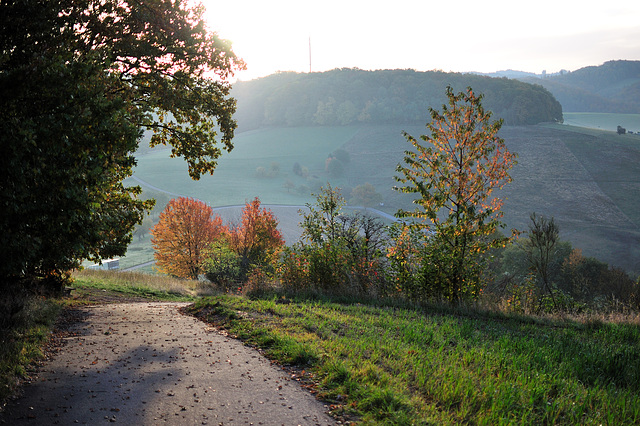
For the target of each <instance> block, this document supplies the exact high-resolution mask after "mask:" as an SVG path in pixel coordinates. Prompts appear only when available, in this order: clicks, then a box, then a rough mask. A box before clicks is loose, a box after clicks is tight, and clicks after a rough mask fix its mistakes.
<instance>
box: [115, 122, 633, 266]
mask: <svg viewBox="0 0 640 426" xmlns="http://www.w3.org/2000/svg"><path fill="white" fill-rule="evenodd" d="M403 130H406V131H407V132H408V133H410V134H411V135H413V136H415V137H418V136H419V135H421V134H423V133H424V132H425V128H424V126H416V127H406V126H405V127H401V126H362V127H355V126H354V127H334V128H322V127H320V128H278V129H265V130H259V131H252V132H246V133H241V134H239V135H238V136H237V137H236V139H235V145H236V147H235V149H234V150H233V151H232V152H231V153H230V154H224V155H223V158H222V159H221V160H220V163H219V167H218V169H217V170H216V172H215V174H214V175H213V176H206V177H204V178H203V179H201V180H200V181H199V182H193V181H191V180H190V179H189V177H188V175H187V172H186V165H185V164H184V162H183V161H182V160H181V159H169V158H168V151H166V150H158V149H156V150H153V151H152V152H151V153H148V154H144V155H141V156H140V157H139V164H138V167H137V168H136V171H135V176H136V177H137V178H139V179H141V180H142V181H144V182H147V183H149V184H151V185H153V186H155V187H157V188H161V189H163V190H165V191H169V192H171V193H174V194H180V195H187V196H191V197H196V198H199V199H201V200H203V201H206V202H208V203H210V204H211V205H212V206H229V205H243V204H244V203H245V201H248V200H250V199H252V198H253V197H256V196H258V197H259V198H260V200H261V201H262V203H263V204H265V205H266V204H269V205H273V204H280V205H290V206H301V205H304V204H305V203H308V202H311V201H313V198H312V197H311V195H310V194H311V192H317V191H318V189H319V187H320V185H324V184H326V182H327V181H330V182H331V184H332V185H334V186H338V187H341V188H342V192H343V195H344V196H345V198H347V200H348V199H349V198H350V193H351V190H352V189H353V188H354V187H355V186H357V185H360V184H363V183H366V182H368V183H371V184H372V185H374V186H375V187H376V189H377V191H378V192H379V193H380V194H381V195H382V197H383V201H384V206H383V207H380V210H383V211H385V212H386V213H390V214H393V213H395V212H396V211H397V210H398V208H405V209H406V208H411V206H412V205H411V200H410V199H409V198H407V196H406V195H404V194H400V193H399V192H397V191H394V190H393V189H392V187H393V185H395V184H396V182H395V181H394V179H393V176H395V175H396V172H395V167H396V165H397V164H398V163H400V162H401V161H402V158H403V151H404V150H406V149H408V148H409V147H410V146H409V144H408V143H407V142H406V141H405V139H404V137H403V136H402V133H401V132H402V131H403ZM501 136H502V137H503V138H504V139H505V140H506V142H507V146H508V147H509V149H510V150H511V151H513V152H516V153H517V154H518V155H519V158H518V161H519V163H518V164H517V165H516V166H515V167H514V169H513V170H512V173H511V174H512V177H513V182H512V183H511V184H510V185H508V186H507V187H506V188H505V189H504V190H503V191H502V192H501V194H500V196H502V197H505V198H506V202H505V206H504V211H505V217H504V219H505V222H506V223H507V227H508V228H517V229H520V230H526V229H527V226H528V223H529V216H530V214H531V213H532V212H536V213H537V214H542V215H545V216H549V217H550V216H553V217H554V218H555V219H556V221H557V222H558V223H559V225H560V230H561V237H562V238H563V239H566V240H569V241H571V242H572V244H573V246H574V247H576V248H581V249H582V251H583V254H584V255H586V256H595V257H597V258H598V259H600V260H602V261H605V262H608V263H610V264H613V265H616V266H619V267H622V268H624V269H626V270H628V271H631V272H634V273H640V136H639V135H617V134H615V132H604V131H600V130H592V129H586V128H580V127H575V126H568V125H547V126H525V127H504V128H503V129H502V131H501ZM338 148H343V149H345V150H346V151H347V152H349V153H350V158H351V161H350V162H349V163H348V164H347V166H346V168H345V173H344V175H343V176H342V177H339V178H332V177H330V176H329V174H328V173H327V172H326V171H325V167H324V163H325V160H326V158H327V156H328V154H329V153H331V152H333V151H334V150H336V149H338ZM295 162H298V163H299V164H301V165H302V166H303V167H306V168H308V170H309V176H308V177H307V178H303V177H301V176H297V175H295V174H294V173H293V171H292V168H293V164H294V163H295ZM272 164H276V165H277V166H276V168H277V169H278V170H277V172H275V173H272V175H271V176H265V175H262V176H259V175H258V173H256V170H257V169H258V168H259V167H263V168H264V169H265V170H267V171H269V170H270V168H271V167H272ZM287 180H290V181H291V182H293V183H294V185H295V188H292V189H286V188H285V187H284V183H285V182H286V181H287ZM130 183H131V184H137V183H136V182H135V181H133V180H131V182H130ZM143 188H145V187H144V185H143ZM153 192H154V191H151V192H150V193H151V194H152V193H153ZM165 197H167V195H166V194H165ZM270 208H271V209H272V210H273V211H274V213H276V215H277V216H278V217H279V220H280V226H281V227H282V228H283V232H284V233H285V237H286V239H287V242H289V243H291V242H293V241H291V239H294V240H295V239H296V238H297V235H299V234H298V233H299V230H297V223H298V222H299V221H300V217H299V216H298V214H297V210H298V209H297V208H293V209H292V208H286V207H282V208H280V207H277V206H273V207H270ZM239 210H240V209H239V208H235V209H227V211H224V215H227V216H228V217H229V218H235V219H230V220H232V221H233V220H237V219H238V218H239ZM279 210H282V211H279ZM220 212H221V213H222V211H220ZM224 215H223V217H224ZM287 236H288V238H287ZM146 240H147V242H146V243H145V239H143V240H142V241H141V242H139V243H138V242H135V243H134V244H132V246H131V250H132V253H133V252H135V251H138V252H139V253H140V254H142V253H141V252H145V255H146V256H148V257H149V259H150V258H151V256H152V251H151V248H150V247H149V242H148V237H147V238H146ZM145 245H146V248H145ZM123 261H124V262H125V264H126V263H127V261H126V260H124V259H123Z"/></svg>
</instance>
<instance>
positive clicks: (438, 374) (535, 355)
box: [192, 296, 640, 425]
mask: <svg viewBox="0 0 640 426" xmlns="http://www.w3.org/2000/svg"><path fill="white" fill-rule="evenodd" d="M192 312H194V313H198V312H199V313H200V315H201V316H202V315H204V316H205V317H207V318H209V320H211V321H213V322H214V323H216V324H218V325H221V326H223V327H225V328H227V329H228V331H229V332H231V333H232V334H234V335H237V336H238V337H240V338H242V339H245V340H247V341H248V342H249V343H251V344H253V345H257V346H259V347H261V348H263V349H265V353H266V354H267V355H268V356H269V357H272V358H274V359H277V360H278V361H279V362H281V363H284V364H290V365H293V366H295V367H297V369H298V370H304V371H303V372H302V373H298V376H299V375H300V374H302V378H303V381H313V382H315V383H316V386H317V387H316V391H317V392H318V393H319V396H320V397H321V398H323V399H325V400H327V401H329V402H330V403H331V404H332V408H333V410H334V412H335V413H337V414H346V415H347V416H356V417H360V420H361V422H362V424H460V423H470V424H491V425H493V424H532V425H533V424H637V423H638V422H640V396H639V395H640V327H639V326H638V324H624V323H618V324H616V323H606V322H587V323H576V322H569V321H560V320H556V321H546V322H543V321H536V320H533V319H531V318H518V317H508V316H497V315H495V314H494V315H488V314H486V315H485V314H481V313H477V312H476V313H473V312H471V313H470V312H468V311H467V312H457V311H453V310H451V311H447V310H442V309H439V310H438V312H429V311H428V310H426V311H422V310H414V309H406V308H392V307H372V306H365V305H360V304H353V305H342V304H336V303H331V302H322V301H314V302H308V301H306V302H305V301H287V303H278V300H277V299H272V300H249V299H247V298H242V297H231V296H219V297H215V298H212V299H203V300H200V301H198V302H196V304H195V306H194V307H193V308H192Z"/></svg>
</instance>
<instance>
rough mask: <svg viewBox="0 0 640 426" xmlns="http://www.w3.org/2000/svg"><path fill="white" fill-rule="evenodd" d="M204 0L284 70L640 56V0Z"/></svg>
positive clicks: (264, 66)
mask: <svg viewBox="0 0 640 426" xmlns="http://www.w3.org/2000/svg"><path fill="white" fill-rule="evenodd" d="M392 5H393V7H390V6H389V4H388V3H384V7H383V6H373V5H372V3H371V2H368V1H361V0H350V1H344V0H342V1H337V0H326V1H323V2H300V1H293V0H274V1H270V2H264V1H256V0H238V1H228V2H217V1H213V0H205V6H206V7H207V14H206V19H207V21H208V23H209V26H210V28H211V29H212V30H214V31H216V32H217V33H218V34H219V35H220V36H221V37H223V38H226V39H229V40H231V41H232V42H233V49H234V51H235V52H236V54H238V55H239V56H240V57H242V58H243V59H244V60H245V61H246V63H247V71H243V72H241V73H239V74H238V75H237V77H238V78H240V79H242V80H249V79H252V78H256V77H260V76H264V75H268V74H271V73H273V72H276V71H297V72H307V71H309V40H310V41H311V43H310V44H311V69H312V70H313V71H325V70H329V69H333V68H341V67H350V68H353V67H357V68H362V69H386V68H413V69H417V70H431V69H442V70H444V71H457V72H464V71H482V72H491V71H498V70H503V69H517V70H522V71H530V72H536V73H540V72H541V71H542V70H543V69H546V70H548V71H549V72H555V71H559V70H560V69H569V70H574V69H577V68H580V67H584V66H588V65H599V64H601V63H602V62H605V61H607V60H612V59H629V60H631V59H640V25H638V24H637V18H640V2H636V1H634V2H630V1H628V0H610V1H608V2H602V1H598V2H595V1H592V0H586V1H575V0H569V1H562V2H559V1H556V0H539V1H536V2H528V3H519V2H513V1H511V0H493V1H489V2H477V1H475V0H462V1H457V2H440V3H438V4H432V2H424V1H418V0H397V1H395V2H393V3H392Z"/></svg>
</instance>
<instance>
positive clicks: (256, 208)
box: [229, 197, 284, 274]
mask: <svg viewBox="0 0 640 426" xmlns="http://www.w3.org/2000/svg"><path fill="white" fill-rule="evenodd" d="M277 228H278V221H277V220H276V218H275V216H274V215H273V212H271V210H267V209H265V208H262V209H261V208H260V200H259V199H258V197H256V198H255V199H254V200H253V201H251V202H248V203H246V205H245V207H244V208H243V209H242V220H241V223H240V224H239V225H238V226H235V227H233V228H232V229H231V230H230V232H229V247H230V248H231V250H233V251H234V252H236V253H237V254H238V256H240V267H241V269H242V271H243V273H245V274H246V273H247V272H248V271H249V269H250V268H251V267H252V266H259V267H265V266H267V265H269V264H271V263H272V261H273V260H275V259H274V257H275V255H276V254H277V253H278V252H279V251H280V249H281V248H282V246H283V245H284V240H283V238H282V233H281V232H280V231H279V230H278V229H277Z"/></svg>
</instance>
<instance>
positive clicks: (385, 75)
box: [232, 69, 562, 130]
mask: <svg viewBox="0 0 640 426" xmlns="http://www.w3.org/2000/svg"><path fill="white" fill-rule="evenodd" d="M447 85H451V86H452V87H453V89H454V91H456V92H459V91H463V90H465V88H466V87H468V86H470V87H472V88H473V90H474V91H475V92H477V93H483V94H484V95H485V101H484V103H483V105H484V107H485V108H486V109H487V110H491V111H493V113H494V117H496V118H498V117H499V118H502V119H504V121H505V123H506V124H507V125H523V124H537V123H541V122H558V121H562V107H561V105H560V103H559V102H558V101H557V100H556V99H555V98H554V97H553V95H552V94H551V93H550V92H549V91H548V90H547V89H545V88H543V87H542V86H540V85H534V84H528V83H525V82H521V81H518V80H513V79H507V78H490V77H487V76H481V75H475V74H460V73H446V72H442V71H427V72H418V71H414V70H379V71H364V70H359V69H335V70H332V71H326V72H318V73H294V72H286V73H276V74H272V75H270V76H267V77H263V78H260V79H257V80H251V81H246V82H238V83H236V84H234V86H233V91H232V95H233V96H234V97H235V98H236V99H237V101H238V110H237V113H236V115H235V117H236V119H237V120H238V125H239V130H250V129H256V128H260V127H268V126H273V127H278V126H318V125H320V126H335V125H348V124H354V123H376V124H421V125H424V124H425V123H426V122H427V121H428V120H429V117H428V114H429V112H428V109H429V107H434V108H438V109H439V108H440V107H441V106H442V104H443V103H445V102H446V96H445V88H446V87H447Z"/></svg>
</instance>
